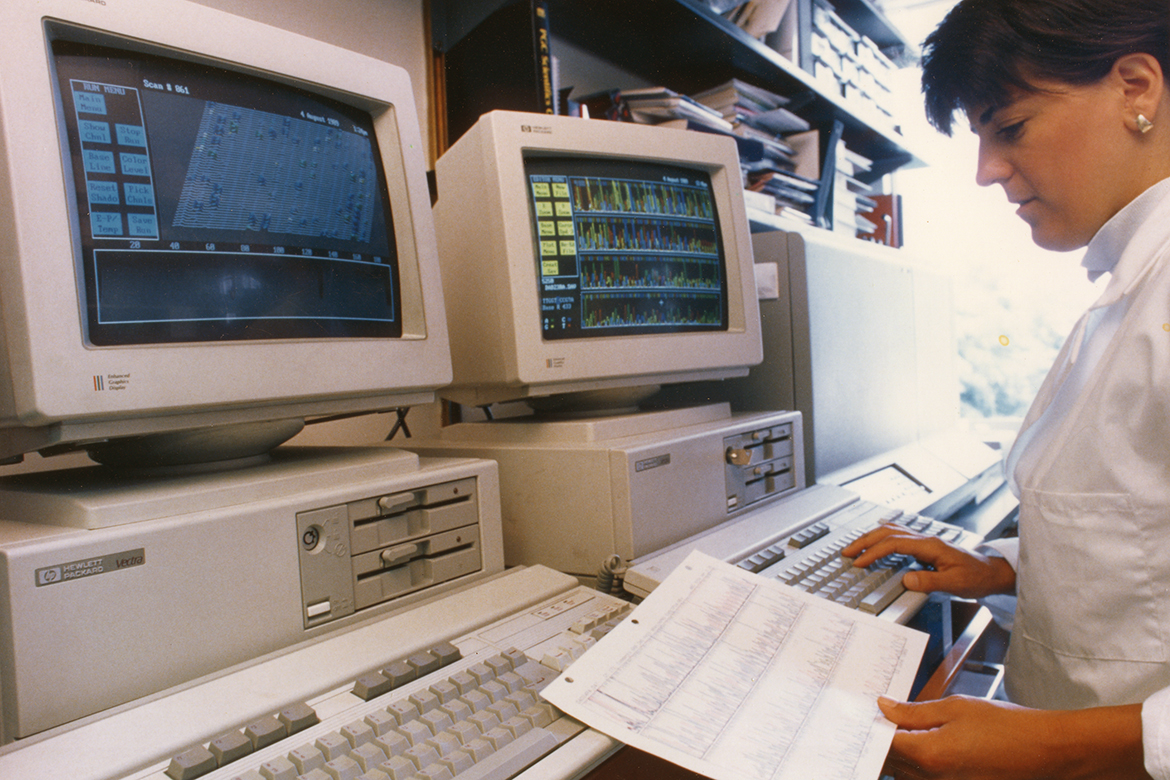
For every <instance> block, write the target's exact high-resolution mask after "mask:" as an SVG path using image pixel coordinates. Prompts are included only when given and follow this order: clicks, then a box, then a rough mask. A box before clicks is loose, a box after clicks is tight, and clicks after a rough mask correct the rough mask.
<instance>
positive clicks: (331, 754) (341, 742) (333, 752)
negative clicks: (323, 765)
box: [315, 731, 353, 761]
mask: <svg viewBox="0 0 1170 780" xmlns="http://www.w3.org/2000/svg"><path fill="white" fill-rule="evenodd" d="M315 746H316V748H317V749H318V750H320V751H321V755H323V756H325V760H326V761H332V760H333V759H335V758H338V757H340V756H348V755H349V751H350V750H352V749H353V745H351V744H349V740H348V739H346V738H345V737H343V736H341V734H340V733H339V732H337V731H330V732H329V733H328V734H322V735H321V736H319V737H317V742H316V743H315Z"/></svg>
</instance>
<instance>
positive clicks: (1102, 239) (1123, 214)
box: [1081, 179, 1170, 281]
mask: <svg viewBox="0 0 1170 780" xmlns="http://www.w3.org/2000/svg"><path fill="white" fill-rule="evenodd" d="M1167 195H1170V179H1163V180H1162V181H1160V182H1158V183H1157V184H1155V185H1154V186H1152V187H1150V188H1149V189H1148V190H1146V191H1145V192H1143V193H1142V194H1141V195H1138V196H1137V197H1136V198H1134V199H1133V200H1132V201H1130V202H1129V203H1128V204H1126V206H1125V207H1124V208H1123V209H1121V211H1119V212H1117V213H1116V214H1114V215H1113V217H1112V218H1111V219H1110V220H1109V221H1108V222H1106V223H1105V224H1104V225H1103V226H1102V227H1101V229H1100V230H1098V231H1097V235H1095V236H1093V240H1092V241H1090V242H1089V247H1088V250H1087V251H1086V252H1085V257H1084V259H1083V260H1081V265H1082V266H1084V267H1085V269H1086V270H1087V271H1088V272H1089V281H1096V280H1097V279H1098V278H1099V277H1100V276H1101V275H1102V274H1105V273H1108V272H1110V271H1113V270H1114V269H1115V267H1116V265H1117V261H1118V260H1119V259H1120V258H1121V255H1122V252H1123V251H1124V250H1125V248H1126V246H1127V245H1128V244H1129V242H1130V240H1131V239H1132V238H1133V237H1134V234H1135V233H1136V232H1137V230H1138V228H1139V227H1141V225H1142V224H1143V223H1144V222H1145V221H1146V220H1147V219H1148V218H1149V217H1150V215H1151V214H1153V212H1154V211H1155V209H1157V207H1158V204H1159V203H1161V202H1162V200H1163V198H1165V197H1166V196H1167Z"/></svg>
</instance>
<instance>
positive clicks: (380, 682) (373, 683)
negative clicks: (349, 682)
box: [353, 672, 394, 701]
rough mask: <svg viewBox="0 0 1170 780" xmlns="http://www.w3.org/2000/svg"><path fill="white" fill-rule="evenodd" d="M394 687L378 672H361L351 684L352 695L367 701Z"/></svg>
mask: <svg viewBox="0 0 1170 780" xmlns="http://www.w3.org/2000/svg"><path fill="white" fill-rule="evenodd" d="M393 689H394V686H393V684H391V682H390V681H389V680H387V679H386V677H385V676H383V675H382V674H379V673H378V672H370V673H369V674H363V675H362V676H361V677H359V678H357V680H355V681H354V684H353V695H354V696H357V697H358V698H359V699H361V700H362V701H369V700H370V699H374V698H377V697H378V696H381V695H382V694H384V693H389V692H390V691H392V690H393Z"/></svg>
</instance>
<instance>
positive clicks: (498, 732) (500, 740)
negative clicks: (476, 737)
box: [483, 726, 516, 753]
mask: <svg viewBox="0 0 1170 780" xmlns="http://www.w3.org/2000/svg"><path fill="white" fill-rule="evenodd" d="M483 738H484V739H486V740H487V741H488V742H490V743H492V747H494V748H495V749H496V752H497V753H498V752H499V751H500V750H501V749H502V748H505V747H507V746H508V745H509V744H510V743H512V742H513V741H514V740H515V739H516V738H515V737H514V736H512V732H510V731H508V730H507V729H505V728H502V727H500V726H496V727H495V728H494V729H492V730H491V731H488V732H487V733H485V734H484V735H483Z"/></svg>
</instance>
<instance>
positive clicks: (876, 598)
mask: <svg viewBox="0 0 1170 780" xmlns="http://www.w3.org/2000/svg"><path fill="white" fill-rule="evenodd" d="M908 571H910V567H909V566H904V567H902V568H901V569H899V570H898V571H896V572H894V576H892V577H890V578H889V579H888V580H886V581H885V582H883V583H882V584H881V585H878V586H877V587H876V588H875V589H874V590H873V592H871V593H870V594H869V595H868V596H866V597H865V598H864V599H862V600H861V603H860V604H858V605H857V609H858V610H860V611H861V612H868V613H869V614H871V615H878V614H881V611H882V610H883V609H885V608H886V607H888V606H890V605H891V604H893V603H894V600H895V599H897V598H898V597H899V596H901V595H902V594H903V593H905V592H906V586H905V585H903V584H902V575H904V574H905V573H906V572H908Z"/></svg>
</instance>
